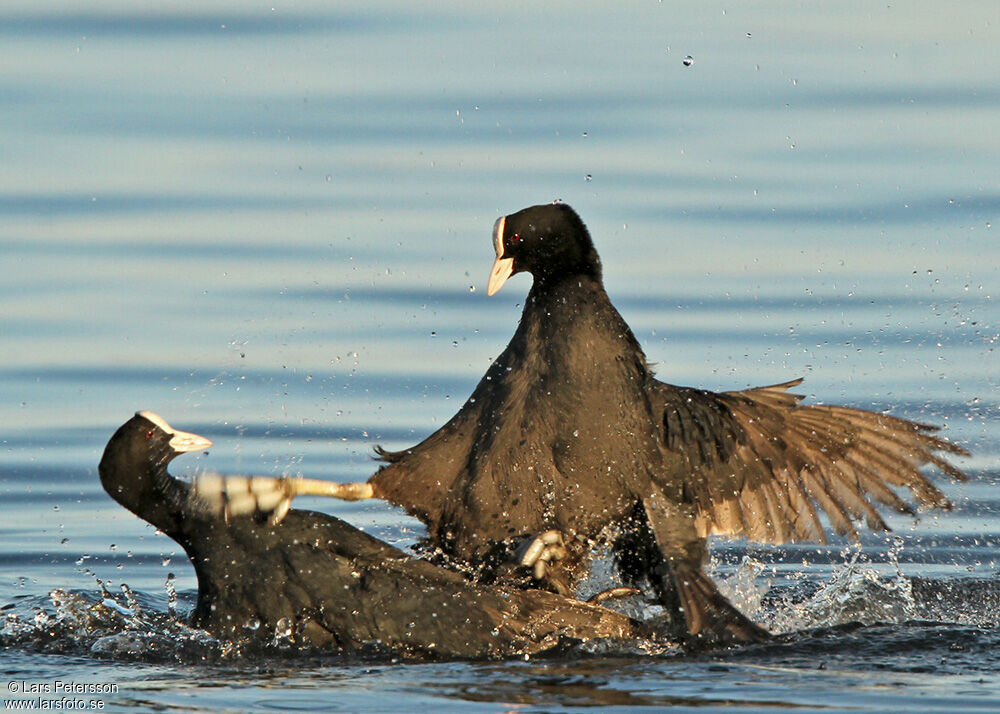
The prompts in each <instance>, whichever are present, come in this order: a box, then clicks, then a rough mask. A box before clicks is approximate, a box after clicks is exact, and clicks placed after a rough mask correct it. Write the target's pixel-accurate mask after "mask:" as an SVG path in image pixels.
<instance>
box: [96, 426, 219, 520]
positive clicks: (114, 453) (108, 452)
mask: <svg viewBox="0 0 1000 714" xmlns="http://www.w3.org/2000/svg"><path fill="white" fill-rule="evenodd" d="M211 445H212V442H211V441H209V440H208V439H206V438H205V437H203V436H198V435H197V434H189V433H188V432H185V431H178V430H177V429H174V428H173V427H172V426H170V425H169V424H168V423H167V422H166V420H164V419H163V417H161V416H159V415H157V414H154V413H153V412H149V411H142V412H137V413H136V415H135V416H134V417H132V418H131V419H129V420H128V421H127V422H125V424H123V425H122V426H121V427H120V428H119V429H118V431H116V432H115V435H114V436H112V437H111V440H110V441H109V442H108V445H107V446H106V447H105V448H104V456H103V457H102V458H101V464H100V466H99V467H98V471H99V472H100V474H101V484H102V485H103V486H104V490H106V491H107V492H108V494H109V495H110V496H111V497H112V498H113V499H115V500H116V501H118V503H120V504H122V505H123V506H125V507H126V508H128V509H129V510H130V511H132V512H133V513H135V514H136V515H138V516H139V517H141V518H144V519H146V520H147V521H149V522H150V523H152V524H154V525H155V526H156V527H157V528H160V529H162V530H164V531H165V532H167V533H168V535H169V534H170V533H171V532H172V531H173V530H174V529H175V528H176V527H177V525H178V524H179V522H180V520H181V519H182V518H183V513H182V504H183V503H184V499H183V496H184V494H183V493H182V491H181V490H179V486H178V483H177V482H176V481H175V479H173V478H172V477H171V476H170V475H169V474H168V473H167V464H169V463H170V462H171V461H172V460H173V459H174V457H176V456H179V455H180V454H184V453H187V452H189V451H201V450H203V449H207V448H208V447H210V446H211Z"/></svg>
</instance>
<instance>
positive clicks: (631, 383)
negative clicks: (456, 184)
mask: <svg viewBox="0 0 1000 714" xmlns="http://www.w3.org/2000/svg"><path fill="white" fill-rule="evenodd" d="M494 244H495V249H496V256H497V257H496V262H495V263H494V266H493V270H492V272H491V275H490V280H489V288H488V293H489V294H491V295H492V294H493V293H495V292H496V291H497V290H499V289H500V287H501V286H502V285H503V284H504V282H505V281H506V280H507V278H508V277H509V276H510V275H512V274H514V273H518V272H522V271H524V272H529V273H531V274H532V276H533V278H534V280H533V283H532V286H531V290H530V292H529V293H528V296H527V298H526V300H525V304H524V312H523V314H522V316H521V321H520V324H519V325H518V328H517V331H516V332H515V334H514V337H513V339H511V341H510V344H509V345H508V346H507V348H506V349H505V350H504V351H503V353H502V354H501V355H500V356H499V357H498V358H497V359H496V361H495V362H494V363H493V365H492V366H491V367H490V368H489V370H488V371H487V373H486V375H485V376H484V377H483V379H482V381H480V383H479V385H478V386H477V387H476V389H475V391H474V392H473V394H472V396H471V397H470V399H469V400H468V401H467V402H466V403H465V405H464V406H463V407H462V408H461V410H460V411H459V412H458V413H457V414H456V415H455V416H454V417H453V418H452V419H451V420H450V421H449V422H448V423H447V424H445V425H444V426H443V427H442V428H441V429H439V430H438V431H437V432H435V433H434V434H432V435H431V436H430V437H428V438H427V439H426V440H424V441H423V442H422V443H420V444H418V445H417V446H415V447H413V448H411V449H407V450H405V451H400V452H394V453H385V452H383V453H382V456H383V458H384V459H385V460H386V461H388V462H389V465H388V466H386V467H384V468H383V469H381V470H380V471H379V472H377V473H376V474H375V475H374V476H373V477H372V478H371V479H370V480H369V484H370V485H371V487H372V492H373V495H374V496H376V497H379V498H383V499H385V500H388V501H391V502H392V503H396V504H399V505H402V506H403V507H405V508H406V509H407V510H408V511H409V512H410V513H412V514H414V515H415V516H417V517H418V518H420V519H422V520H423V521H424V522H425V523H427V525H428V529H429V533H430V537H431V538H432V539H433V540H434V541H435V542H436V543H437V544H439V545H440V546H441V547H443V548H444V549H446V550H447V551H448V552H450V553H452V554H454V555H455V556H458V557H459V558H462V559H465V560H468V561H473V562H476V561H478V560H481V559H483V558H484V557H485V556H486V555H487V554H488V553H490V552H491V551H493V550H494V549H495V547H496V544H498V543H503V542H511V541H512V540H517V539H523V538H525V537H527V536H531V535H533V534H537V533H541V532H543V531H546V530H548V529H555V530H557V531H560V532H562V533H563V534H564V535H565V537H566V546H567V550H568V552H569V557H568V558H566V559H565V561H564V565H563V568H562V569H563V571H564V572H562V573H559V572H553V573H551V575H552V577H553V580H554V581H555V582H558V578H559V577H562V578H568V579H569V580H570V581H572V580H573V579H575V578H576V577H577V576H578V575H579V572H580V569H579V568H577V567H575V566H576V563H577V562H578V561H579V559H580V557H581V556H582V555H583V554H585V553H586V552H587V551H589V550H592V549H593V548H594V547H595V546H600V545H601V544H602V543H603V544H608V545H611V546H612V547H614V548H615V549H616V550H617V553H618V556H619V558H618V560H619V565H620V567H621V569H622V571H623V573H624V574H625V575H626V576H628V577H629V578H630V579H633V580H640V579H641V578H642V577H643V576H648V577H649V579H650V580H651V581H652V582H653V584H654V586H656V587H657V589H658V591H659V593H660V596H661V598H662V599H663V600H664V602H665V603H666V604H672V605H674V609H675V611H683V613H684V616H685V619H686V625H687V628H686V629H687V631H688V633H690V634H691V635H698V636H703V637H705V638H709V639H721V640H723V641H728V640H752V639H760V638H763V637H765V636H766V633H765V632H764V631H763V630H761V629H760V628H759V627H757V626H756V625H754V624H753V623H752V622H750V621H749V620H747V619H746V618H745V617H743V616H742V615H741V614H740V613H739V612H738V611H737V610H736V609H735V608H733V607H732V605H730V604H729V603H728V601H726V600H725V598H723V597H722V595H720V594H719V592H718V591H717V590H716V588H715V586H714V585H713V583H712V582H711V581H710V580H709V579H708V578H707V577H706V576H705V575H704V574H703V572H702V569H701V566H702V562H703V560H704V558H705V556H706V537H707V536H708V535H710V534H715V533H718V534H725V535H731V536H745V537H746V538H748V539H750V540H754V541H758V542H764V543H786V542H789V541H803V540H810V541H821V542H822V541H824V540H825V535H824V531H823V527H822V525H821V523H820V520H819V516H818V511H819V510H820V509H821V510H822V511H824V512H825V513H826V514H827V516H828V517H829V519H830V523H831V524H832V526H833V527H834V529H835V530H836V531H837V532H838V533H840V534H843V535H848V536H855V537H856V535H857V534H856V532H855V530H854V525H853V523H854V522H855V521H857V520H860V519H864V520H865V522H866V523H867V525H868V526H869V527H870V528H873V529H885V528H886V525H885V523H884V522H883V520H882V518H881V517H880V516H879V515H878V513H877V512H876V510H875V508H874V507H873V501H875V502H880V503H882V504H885V505H888V506H890V507H892V508H894V509H895V510H897V511H901V512H909V508H908V506H907V505H906V503H905V502H904V501H903V500H902V499H901V498H900V497H899V496H898V495H897V494H896V493H895V492H894V491H893V488H892V487H894V486H902V487H906V488H908V489H909V490H910V491H911V492H912V494H913V495H914V496H915V497H916V499H917V500H918V501H919V502H920V503H921V504H924V505H930V506H937V507H942V508H946V507H947V506H948V501H947V499H946V498H945V497H944V495H943V494H942V493H941V492H940V491H939V490H938V489H937V488H935V487H934V486H933V485H932V484H931V483H930V482H929V481H928V480H927V479H926V478H925V477H924V476H923V475H922V474H921V473H919V472H918V467H920V466H921V465H924V464H928V463H929V464H933V465H935V466H937V467H938V468H940V469H941V470H942V471H944V472H946V473H948V474H950V475H952V476H954V477H956V478H964V477H963V475H962V474H961V473H960V472H959V471H958V470H957V469H955V468H954V467H953V466H951V465H949V464H947V463H946V462H944V461H943V460H941V459H940V458H939V457H937V456H936V455H935V454H934V453H933V452H935V451H945V452H949V453H952V454H964V453H965V451H964V450H963V449H961V448H960V447H958V446H956V445H954V444H951V443H949V442H947V441H944V440H942V439H939V438H936V437H934V436H932V435H931V432H933V431H934V428H933V427H930V426H926V425H923V424H916V423H914V422H910V421H906V420H903V419H898V418H894V417H890V416H885V415H882V414H875V413H872V412H866V411H861V410H857V409H849V408H843V407H834V406H814V405H809V406H805V405H801V404H799V400H800V399H801V397H799V396H797V395H794V394H790V393H788V392H787V391H786V390H787V389H788V388H789V387H791V386H793V385H795V384H798V383H799V381H800V380H796V381H793V382H788V383H785V384H779V385H774V386H769V387H760V388H756V389H748V390H743V391H735V392H722V393H714V392H709V391H704V390H700V389H690V388H684V387H675V386H672V385H669V384H665V383H663V382H660V381H658V380H656V379H655V378H654V376H653V373H652V371H651V369H650V367H649V365H648V364H647V362H646V357H645V355H644V354H643V351H642V349H641V348H640V347H639V344H638V342H637V341H636V339H635V337H634V335H633V334H632V331H631V330H630V329H629V327H628V325H626V324H625V321H624V320H623V319H622V317H621V315H619V314H618V311H617V310H616V309H615V308H614V306H613V305H612V304H611V301H610V300H609V298H608V295H607V293H606V292H605V290H604V285H603V281H602V277H601V264H600V260H599V259H598V256H597V252H596V250H595V249H594V245H593V243H592V242H591V238H590V235H589V233H588V231H587V229H586V227H585V226H584V224H583V222H582V221H581V220H580V218H579V216H578V215H577V214H576V213H575V212H574V211H573V210H572V209H571V208H570V207H569V206H567V205H565V204H550V205H541V206H533V207H531V208H526V209H524V210H522V211H518V212H517V213H514V214H512V215H510V216H506V217H504V218H501V219H499V220H498V221H497V224H496V227H495V229H494ZM817 507H818V508H817ZM555 570H556V571H558V568H556V569H555ZM671 580H672V581H673V582H672V583H671Z"/></svg>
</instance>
